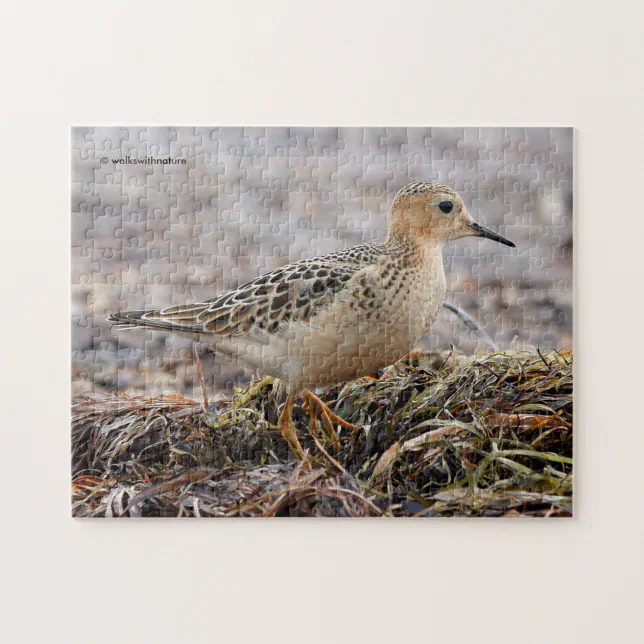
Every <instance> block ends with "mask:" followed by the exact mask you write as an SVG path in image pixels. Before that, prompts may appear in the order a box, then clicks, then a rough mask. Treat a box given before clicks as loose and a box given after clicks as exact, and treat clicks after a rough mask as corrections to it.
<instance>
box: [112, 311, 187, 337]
mask: <svg viewBox="0 0 644 644" xmlns="http://www.w3.org/2000/svg"><path fill="white" fill-rule="evenodd" d="M160 313H161V311H160V310H149V311H119V312H118V313H113V314H112V315H110V316H109V317H108V318H107V319H108V321H110V322H114V323H115V325H114V327H113V328H114V329H116V330H120V329H134V328H146V329H157V330H159V331H172V332H175V333H176V332H177V331H191V330H192V329H191V327H189V326H184V325H182V324H180V323H178V322H174V321H172V320H168V319H164V318H162V317H160Z"/></svg>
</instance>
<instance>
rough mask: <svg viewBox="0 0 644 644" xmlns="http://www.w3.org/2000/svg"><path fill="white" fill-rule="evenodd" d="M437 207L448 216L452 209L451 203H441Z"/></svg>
mask: <svg viewBox="0 0 644 644" xmlns="http://www.w3.org/2000/svg"><path fill="white" fill-rule="evenodd" d="M438 207H439V208H440V209H441V210H442V211H443V212H444V213H445V214H446V215H449V213H450V212H452V210H453V209H454V204H453V203H452V202H451V201H441V202H440V203H439V204H438Z"/></svg>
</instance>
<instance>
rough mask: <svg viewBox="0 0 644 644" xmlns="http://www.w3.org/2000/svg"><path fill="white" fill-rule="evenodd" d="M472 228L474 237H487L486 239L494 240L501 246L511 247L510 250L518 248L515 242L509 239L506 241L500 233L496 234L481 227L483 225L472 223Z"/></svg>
mask: <svg viewBox="0 0 644 644" xmlns="http://www.w3.org/2000/svg"><path fill="white" fill-rule="evenodd" d="M470 228H471V229H472V232H473V233H474V235H476V236H477V237H485V238H486V239H493V240H494V241H497V242H499V244H504V245H505V246H510V248H515V246H516V244H515V243H514V242H511V241H510V240H509V239H506V238H505V237H504V236H503V235H499V233H495V232H494V231H493V230H490V229H489V228H486V227H485V226H481V224H477V223H476V222H472V223H471V224H470Z"/></svg>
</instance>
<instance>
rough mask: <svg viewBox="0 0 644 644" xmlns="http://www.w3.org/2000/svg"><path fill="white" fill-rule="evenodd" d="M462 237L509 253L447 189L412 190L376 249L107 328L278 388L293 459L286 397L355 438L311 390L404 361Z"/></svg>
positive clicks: (431, 314) (301, 265)
mask: <svg viewBox="0 0 644 644" xmlns="http://www.w3.org/2000/svg"><path fill="white" fill-rule="evenodd" d="M466 236H476V237H485V238H487V239H492V240H495V241H497V242H500V243H501V244H505V245H506V246H514V244H513V243H512V242H511V241H509V240H508V239H506V238H505V237H502V236H501V235H499V234H497V233H495V232H493V231H491V230H489V229H487V228H485V227H483V226H481V225H479V224H477V223H476V222H475V221H474V220H473V219H472V217H471V216H470V214H469V213H468V212H467V209H466V208H465V206H464V204H463V200H462V199H461V198H460V196H459V195H458V194H457V193H456V192H455V191H454V190H452V189H451V188H449V187H447V186H444V185H441V184H438V183H433V182H417V183H411V184H408V185H406V186H405V187H403V188H402V189H401V190H399V191H398V193H397V194H396V197H395V199H394V202H393V205H392V209H391V220H390V223H389V231H388V235H387V239H386V240H385V242H384V243H382V244H372V243H369V244H362V245H361V246H356V247H354V248H348V249H345V250H342V251H339V252H337V253H332V254H330V255H323V256H321V257H316V258H314V259H305V260H302V261H298V262H295V263H293V264H288V265H286V266H282V267H281V268H278V269H276V270H274V271H271V272H270V273H266V274H265V275H262V276H261V277H258V278H257V279H254V280H252V281H250V282H247V283H246V284H243V285H242V286H240V287H239V288H236V289H233V290H231V291H228V292H226V293H223V294H221V295H219V296H217V297H214V298H212V299H210V300H206V301H203V302H197V303H195V304H188V305H182V306H170V307H168V308H165V309H160V310H148V311H125V312H121V313H117V314H115V315H113V316H111V318H110V320H111V321H114V322H117V323H119V325H121V326H125V327H134V326H141V327H145V328H148V329H159V330H161V331H169V332H172V333H177V334H180V335H183V336H187V337H189V338H192V339H193V340H195V341H197V342H201V343H204V344H207V345H209V346H210V347H211V348H212V349H213V350H215V351H216V352H220V353H224V354H228V355H231V356H233V357H234V358H235V359H236V360H237V361H238V362H239V363H240V364H241V365H243V366H245V367H247V368H249V369H253V370H257V371H259V372H260V373H263V374H264V375H270V376H273V377H274V378H278V379H280V380H282V381H284V382H285V384H286V385H287V387H288V390H289V395H288V398H287V402H286V404H285V405H284V409H283V411H282V412H281V414H280V418H279V429H280V431H281V432H282V435H283V436H284V438H285V439H286V440H287V441H288V443H289V444H290V445H291V447H292V449H293V450H294V452H296V453H297V454H298V455H299V456H300V457H301V456H302V455H303V451H302V448H301V446H300V443H299V441H298V438H297V435H296V432H295V425H294V423H293V419H292V409H293V401H294V397H295V396H296V395H297V394H298V393H299V394H301V395H302V396H303V397H304V399H305V400H306V402H307V404H308V406H309V409H310V410H314V409H318V410H319V411H320V414H321V416H322V420H323V422H324V424H325V427H326V429H327V431H329V433H331V432H333V431H334V430H333V423H337V424H340V425H341V426H343V427H345V428H349V429H357V428H356V427H355V426H354V425H351V424H350V423H347V422H346V421H344V420H343V419H342V418H340V417H339V416H337V415H336V414H335V413H334V412H332V411H331V410H330V409H329V408H328V407H327V406H326V405H325V404H324V403H323V402H322V401H321V400H320V399H319V398H318V397H317V396H315V395H314V394H313V393H312V392H311V391H310V390H311V389H315V388H320V387H325V386H329V385H332V384H336V383H339V382H343V381H345V380H350V379H354V378H358V377H361V376H365V375H368V374H371V373H374V372H377V371H378V370H379V369H381V368H383V367H386V366H388V365H391V364H393V363H395V362H396V361H398V360H399V359H400V358H402V357H403V356H405V355H406V354H407V353H409V352H410V351H411V349H413V347H414V346H415V345H416V344H417V343H418V342H419V340H420V339H421V338H422V337H423V336H424V335H425V334H426V333H427V332H428V331H429V329H430V327H431V325H432V323H433V321H434V319H435V318H436V315H437V314H438V311H439V310H440V308H441V306H442V304H443V301H444V299H445V272H444V269H443V259H442V250H443V246H444V245H445V243H446V242H448V241H450V240H453V239H458V238H460V237H466ZM314 418H315V416H314V412H312V414H311V422H314Z"/></svg>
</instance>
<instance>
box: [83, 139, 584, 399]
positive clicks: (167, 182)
mask: <svg viewBox="0 0 644 644" xmlns="http://www.w3.org/2000/svg"><path fill="white" fill-rule="evenodd" d="M170 160H173V161H174V162H173V163H170V162H169V161H170ZM119 161H121V162H119ZM137 161H138V163H137ZM126 162H127V163H126ZM572 178H573V130H572V128H501V127H491V128H474V127H473V128H469V127H466V128H463V127H461V128H442V127H439V128H433V127H423V128H405V127H365V128H361V127H346V128H337V127H328V128H327V127H297V128H293V127H266V128H264V127H222V128H215V127H76V128H73V130H72V171H71V180H72V213H71V217H72V225H71V230H72V239H71V243H72V383H73V385H72V389H73V393H75V394H83V393H91V392H101V391H103V392H108V391H114V390H116V389H120V390H123V391H126V392H127V393H129V394H132V395H135V394H143V393H145V394H147V395H156V394H160V393H178V394H182V395H187V396H195V397H197V398H199V397H200V396H201V389H200V385H199V380H198V376H197V373H196V368H195V358H194V349H193V343H192V342H191V341H190V340H188V339H184V338H178V337H174V336H171V335H169V334H165V333H158V332H157V333H154V332H151V331H143V330H127V331H120V332H114V331H112V328H111V325H110V324H109V323H107V321H106V319H107V316H108V315H109V314H110V313H111V312H114V311H117V310H122V309H142V308H159V307H164V306H167V305H169V304H184V303H187V302H190V301H195V300H200V299H207V298H211V297H214V295H215V294H216V293H219V292H221V291H224V290H226V289H229V288H232V287H235V286H237V285H239V284H242V283H243V282H245V281H247V280H249V279H251V278H253V277H255V276H257V275H258V274H261V273H264V272H267V271H269V270H272V269H274V268H277V267H278V266H281V265H283V264H285V263H288V262H292V261H296V260H298V259H302V258H307V257H313V256H315V255H319V254H324V253H328V252H332V251H335V250H338V249H342V248H346V247H349V246H354V245H356V244H360V243H362V242H365V241H376V242H377V241H383V240H384V238H385V235H386V230H387V221H388V213H389V208H390V206H391V203H392V200H393V197H394V195H395V193H396V191H397V190H398V189H399V188H401V187H402V186H403V185H405V184H406V183H409V182H412V181H419V180H433V181H440V182H441V183H445V184H447V185H449V186H451V187H453V188H454V189H455V190H457V191H458V192H459V194H460V195H461V196H462V198H463V200H464V202H465V204H466V206H467V208H468V210H469V211H470V213H471V214H472V216H473V217H474V218H475V219H476V220H477V221H479V222H480V223H483V224H484V225H486V226H488V227H491V228H492V229H494V230H497V231H498V232H500V233H502V234H503V235H505V236H506V237H508V238H510V239H511V240H512V241H514V242H515V243H516V245H517V248H516V249H509V248H506V247H504V246H500V245H498V244H496V243H494V242H491V241H484V240H476V239H463V240H458V241H455V242H453V243H451V244H449V245H448V246H447V248H446V250H445V253H444V261H445V268H446V273H447V285H448V296H447V301H448V302H451V303H453V304H456V305H457V306H459V307H460V308H462V309H464V310H465V311H466V312H467V313H469V314H470V315H471V316H472V317H473V318H474V319H475V320H477V322H478V323H479V324H480V325H481V327H482V328H483V329H484V330H485V331H486V332H487V333H488V334H489V335H490V336H491V337H492V338H494V339H495V340H496V342H497V343H498V344H499V345H500V347H501V348H506V347H510V346H515V347H517V348H527V347H537V346H548V347H555V348H563V347H566V346H570V345H571V344H572V230H573V228H572V199H573V197H572V187H573V183H572ZM450 343H451V344H452V345H453V346H454V347H455V348H456V349H457V350H459V351H463V352H466V353H470V352H473V351H486V350H487V347H486V345H485V344H483V343H481V342H480V341H478V340H477V338H475V337H474V336H473V335H472V334H471V332H469V331H468V330H467V329H466V328H465V327H464V326H463V324H462V323H461V322H460V321H459V320H458V319H457V318H456V317H455V316H454V315H453V314H452V313H450V312H449V311H447V310H444V311H443V312H442V313H441V314H440V316H439V321H438V322H437V324H435V325H434V328H433V329H432V331H431V332H430V334H429V335H428V336H427V337H426V338H425V340H424V341H423V343H422V345H421V348H426V349H428V350H436V349H438V350H442V349H447V348H449V347H450ZM199 351H200V355H201V361H202V366H203V370H204V375H205V377H206V382H207V385H208V388H209V392H210V395H212V394H213V392H214V391H229V390H230V389H231V388H232V387H233V386H240V385H242V384H244V382H246V381H247V379H248V377H250V376H251V375H252V374H249V373H248V372H244V371H243V370H242V369H241V368H239V367H238V366H237V365H234V364H230V362H229V361H227V360H226V359H225V358H220V357H217V358H216V359H215V357H214V355H213V354H212V353H211V352H209V351H208V350H207V349H206V348H205V347H199ZM195 388H196V390H195Z"/></svg>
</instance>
